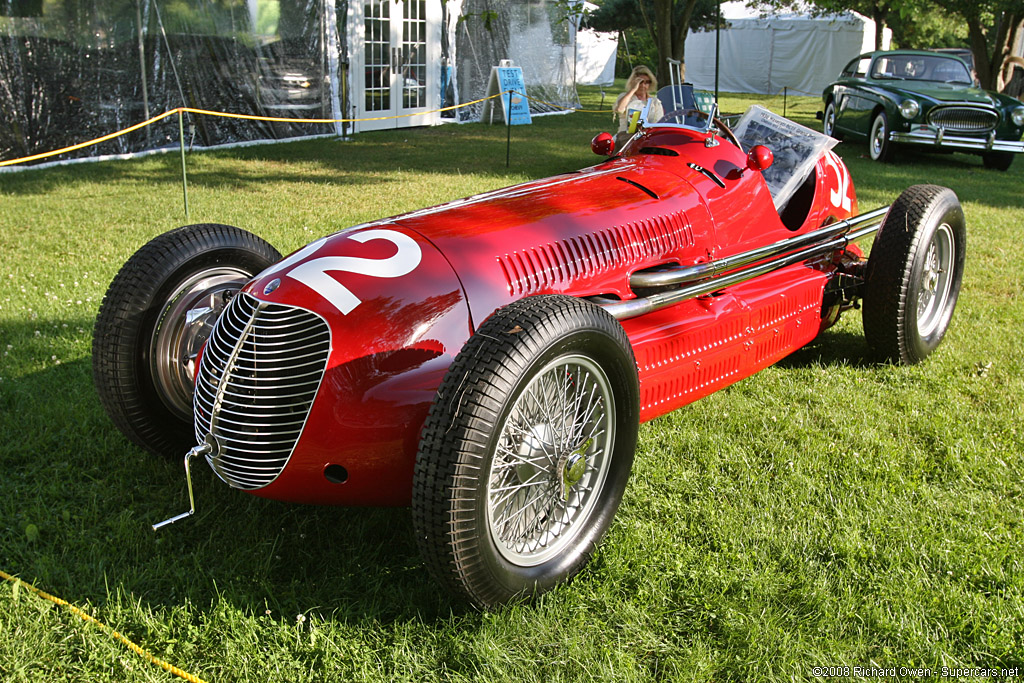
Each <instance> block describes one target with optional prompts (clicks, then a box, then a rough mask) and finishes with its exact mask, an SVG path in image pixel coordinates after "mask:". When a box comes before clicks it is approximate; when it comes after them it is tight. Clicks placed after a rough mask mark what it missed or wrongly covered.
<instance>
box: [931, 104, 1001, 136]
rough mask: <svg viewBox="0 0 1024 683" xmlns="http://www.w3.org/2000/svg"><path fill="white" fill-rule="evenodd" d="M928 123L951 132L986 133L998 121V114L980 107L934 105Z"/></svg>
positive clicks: (992, 128)
mask: <svg viewBox="0 0 1024 683" xmlns="http://www.w3.org/2000/svg"><path fill="white" fill-rule="evenodd" d="M928 123H929V124H931V125H933V126H935V127H936V128H943V129H945V130H947V131H949V132H951V133H988V132H989V131H991V130H994V129H995V127H996V124H998V123H999V115H998V114H997V113H996V112H994V111H993V110H991V109H983V108H980V107H935V108H934V109H932V110H931V111H930V112H929V113H928Z"/></svg>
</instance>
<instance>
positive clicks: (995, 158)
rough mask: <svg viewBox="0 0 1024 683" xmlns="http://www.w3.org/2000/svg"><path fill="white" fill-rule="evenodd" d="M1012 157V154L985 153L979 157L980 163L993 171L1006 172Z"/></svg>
mask: <svg viewBox="0 0 1024 683" xmlns="http://www.w3.org/2000/svg"><path fill="white" fill-rule="evenodd" d="M1013 157H1014V154H1013V152H985V153H984V154H982V155H981V163H982V164H983V165H984V166H985V168H990V169H992V170H993V171H1008V170H1010V164H1012V163H1013Z"/></svg>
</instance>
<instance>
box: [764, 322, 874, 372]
mask: <svg viewBox="0 0 1024 683" xmlns="http://www.w3.org/2000/svg"><path fill="white" fill-rule="evenodd" d="M845 315H849V313H847V314H845ZM885 364H886V363H885V360H884V359H883V358H881V357H880V356H879V355H878V354H876V353H875V352H874V351H873V350H872V349H871V347H870V346H868V343H867V341H866V340H865V339H864V335H863V334H859V333H858V332H854V331H849V330H836V329H830V330H826V331H825V332H823V333H822V334H820V335H819V336H818V337H817V338H816V339H815V340H814V341H812V342H811V343H810V344H808V345H807V346H805V347H803V348H802V349H798V350H797V351H795V352H794V353H792V354H790V355H789V356H786V357H785V358H783V359H782V360H780V361H779V362H777V363H776V364H775V365H776V367H780V368H809V367H819V366H822V367H851V368H874V367H879V366H882V365H885Z"/></svg>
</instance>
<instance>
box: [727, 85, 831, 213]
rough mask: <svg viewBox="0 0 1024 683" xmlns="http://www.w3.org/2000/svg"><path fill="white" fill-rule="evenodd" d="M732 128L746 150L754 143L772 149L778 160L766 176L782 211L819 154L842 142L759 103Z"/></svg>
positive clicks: (765, 172) (774, 198) (773, 197)
mask: <svg viewBox="0 0 1024 683" xmlns="http://www.w3.org/2000/svg"><path fill="white" fill-rule="evenodd" d="M732 130H733V133H735V134H736V137H737V138H738V139H739V141H740V144H741V145H742V146H743V151H745V152H748V151H750V148H751V147H753V146H754V145H764V146H765V147H767V148H768V149H770V150H771V151H772V155H773V156H774V157H775V160H774V161H773V162H772V165H771V166H770V167H769V168H768V169H767V170H765V171H764V172H763V175H764V181H765V183H767V184H768V189H769V190H770V191H771V193H772V199H773V200H774V201H775V208H777V209H779V210H780V211H781V210H782V208H783V207H784V206H785V205H786V203H787V202H789V199H790V197H792V196H793V193H794V192H796V189H797V188H798V187H800V184H801V183H803V181H804V179H805V178H806V177H807V174H808V173H810V172H811V170H812V169H813V168H814V164H815V163H817V161H818V157H820V156H821V155H822V154H824V153H825V152H826V151H827V150H830V149H832V147H834V146H835V144H836V143H837V142H838V141H837V140H835V139H833V138H830V137H829V136H827V135H824V134H822V133H819V132H818V131H815V130H811V129H810V128H808V127H806V126H801V125H800V124H799V123H796V122H794V121H790V120H789V119H787V118H785V117H782V116H779V115H778V114H775V113H773V112H770V111H768V110H767V109H765V108H764V107H762V106H760V105H756V104H755V105H753V106H752V107H751V108H750V109H748V110H747V113H745V114H744V115H743V118H741V119H740V120H739V122H738V123H737V124H736V125H735V126H734V127H733V129H732Z"/></svg>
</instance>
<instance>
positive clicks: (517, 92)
mask: <svg viewBox="0 0 1024 683" xmlns="http://www.w3.org/2000/svg"><path fill="white" fill-rule="evenodd" d="M496 69H497V72H498V85H499V86H500V88H501V92H502V93H503V94H502V96H501V106H502V108H503V109H504V111H505V120H506V121H508V122H509V123H510V124H511V125H513V126H519V125H522V124H526V123H533V120H532V119H531V118H530V102H529V100H527V99H526V83H525V82H524V81H523V70H522V69H521V68H519V67H518V66H499V67H496ZM509 90H512V91H514V92H507V91H509Z"/></svg>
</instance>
